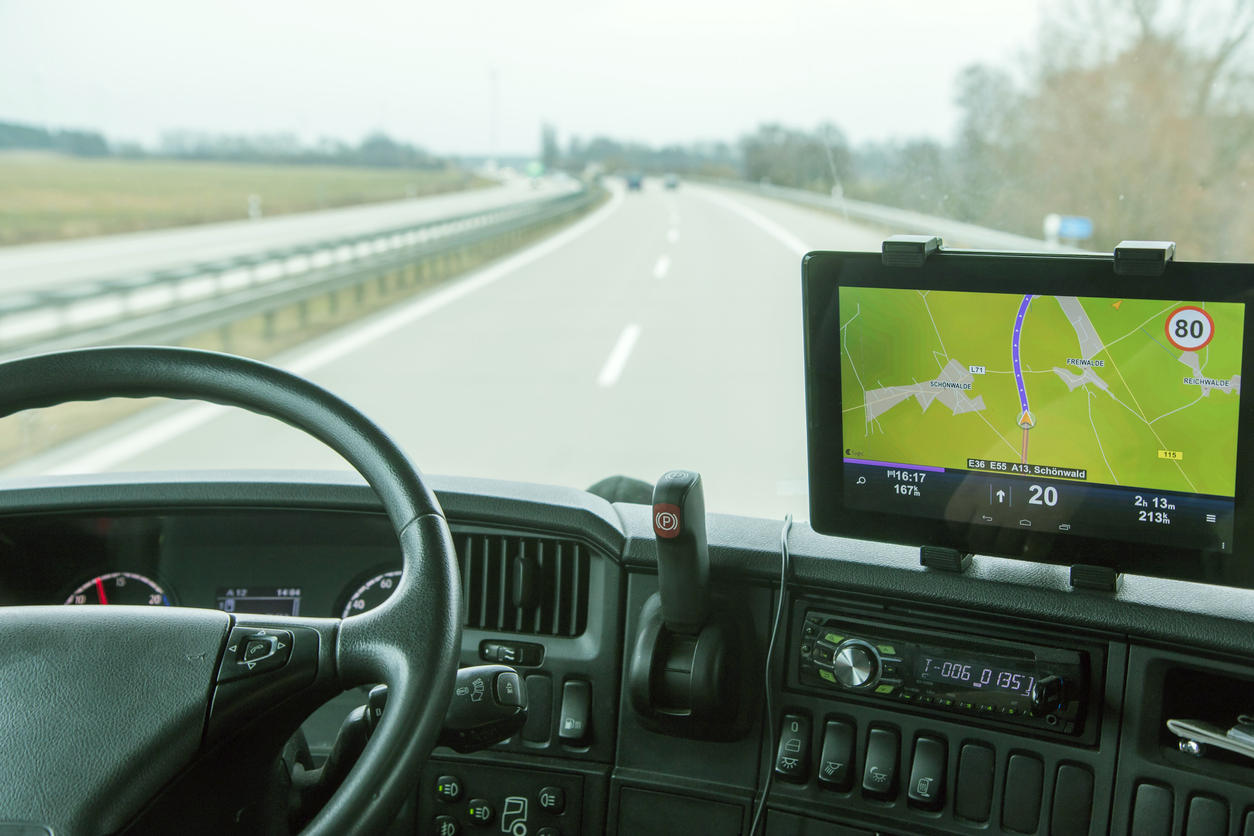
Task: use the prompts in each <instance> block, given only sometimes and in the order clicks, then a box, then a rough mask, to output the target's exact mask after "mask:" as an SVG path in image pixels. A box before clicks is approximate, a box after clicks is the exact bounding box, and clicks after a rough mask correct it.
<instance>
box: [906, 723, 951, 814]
mask: <svg viewBox="0 0 1254 836" xmlns="http://www.w3.org/2000/svg"><path fill="white" fill-rule="evenodd" d="M948 769H949V763H948V760H947V758H946V757H945V741H943V740H940V739H939V738H935V737H920V738H919V739H918V740H916V741H915V742H914V760H913V761H912V762H911V765H910V783H909V785H908V786H907V788H906V797H907V798H908V799H909V800H910V803H911V804H913V805H914V806H915V807H918V808H920V809H923V810H939V809H940V808H941V807H942V806H944V804H945V773H946V772H947V771H948Z"/></svg>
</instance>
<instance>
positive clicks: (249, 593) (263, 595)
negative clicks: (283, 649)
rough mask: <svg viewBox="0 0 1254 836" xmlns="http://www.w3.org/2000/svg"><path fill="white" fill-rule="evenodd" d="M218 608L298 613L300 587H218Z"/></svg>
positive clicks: (232, 610)
mask: <svg viewBox="0 0 1254 836" xmlns="http://www.w3.org/2000/svg"><path fill="white" fill-rule="evenodd" d="M217 600H218V609H220V610H222V611H223V612H229V613H246V614H248V615H300V587H294V586H233V587H219V588H218V592H217Z"/></svg>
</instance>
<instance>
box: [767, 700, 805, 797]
mask: <svg viewBox="0 0 1254 836" xmlns="http://www.w3.org/2000/svg"><path fill="white" fill-rule="evenodd" d="M775 774H776V775H778V776H779V777H780V778H782V779H783V780H785V781H792V782H793V783H796V784H804V783H805V782H806V781H807V780H808V779H809V777H810V718H809V717H807V716H805V715H804V714H785V715H784V720H783V722H782V723H780V729H779V749H778V751H777V752H776V753H775Z"/></svg>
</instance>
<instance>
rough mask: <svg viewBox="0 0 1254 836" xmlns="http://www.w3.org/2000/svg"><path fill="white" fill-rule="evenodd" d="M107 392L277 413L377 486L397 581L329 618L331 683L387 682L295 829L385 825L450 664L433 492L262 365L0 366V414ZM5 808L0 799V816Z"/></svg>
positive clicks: (72, 360)
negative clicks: (333, 778)
mask: <svg viewBox="0 0 1254 836" xmlns="http://www.w3.org/2000/svg"><path fill="white" fill-rule="evenodd" d="M110 397H127V398H145V397H166V398H175V399H195V400H204V401H211V402H214V403H219V404H224V405H229V406H235V407H240V408H243V409H246V410H249V411H251V412H255V413H258V414H261V415H267V416H270V417H273V418H277V419H278V420H280V421H283V422H285V423H287V424H290V425H291V426H293V427H295V428H296V429H299V430H302V431H304V432H306V433H308V434H309V435H312V436H313V437H315V438H317V439H319V440H320V441H322V442H323V443H325V444H326V445H327V446H329V447H331V448H332V449H333V450H335V451H336V452H337V453H339V454H340V455H341V456H343V457H344V458H345V459H346V460H347V461H348V462H349V463H350V464H351V465H352V466H353V467H354V468H355V469H356V470H357V471H358V472H359V473H360V474H361V475H362V476H363V477H364V478H365V479H366V481H367V482H368V483H369V484H370V485H371V487H373V488H374V490H375V492H376V493H377V494H378V496H379V499H380V501H381V502H382V504H383V506H384V509H385V510H386V512H387V514H388V517H389V519H390V521H391V523H392V527H393V529H394V531H395V532H396V535H397V539H398V540H399V541H400V546H401V553H402V562H403V572H402V576H401V580H400V583H399V584H398V586H397V588H396V590H395V591H394V592H393V594H392V596H391V597H390V598H389V599H388V600H387V601H386V602H385V603H384V604H383V605H381V606H379V607H377V608H375V609H374V610H371V611H370V612H367V613H364V614H362V615H357V616H352V617H350V618H347V619H343V620H339V619H333V620H332V621H335V622H338V629H336V630H335V631H334V633H333V634H334V636H335V647H334V664H335V668H336V673H337V674H338V678H339V683H340V684H341V685H342V686H344V687H352V686H354V685H360V684H366V683H375V682H383V683H386V684H387V685H388V688H389V694H388V710H387V711H386V712H384V715H383V718H382V719H381V721H380V723H379V725H378V727H377V728H376V730H375V732H374V734H373V736H372V738H371V741H370V743H369V745H368V746H367V748H366V750H365V752H364V753H363V755H362V757H361V759H360V760H359V761H358V763H357V764H356V765H355V766H354V767H353V769H352V771H351V772H350V773H349V775H348V777H347V778H346V779H345V781H344V783H343V784H342V785H341V786H340V788H339V789H337V791H336V792H335V794H334V795H333V796H332V798H331V800H330V801H329V802H328V803H327V804H326V805H325V806H324V808H323V809H322V811H320V812H319V813H318V815H317V816H315V817H314V819H313V820H312V821H311V822H310V824H309V825H308V826H307V827H306V828H305V830H303V831H302V833H303V834H305V836H324V835H326V836H329V834H357V833H363V834H364V833H369V832H373V831H375V830H379V829H382V827H384V826H386V825H387V824H388V823H390V821H391V820H392V819H393V818H395V816H396V813H397V812H398V811H399V809H400V807H401V805H402V804H403V802H404V800H405V798H406V797H407V796H408V794H409V793H410V792H411V791H412V788H413V786H414V783H415V781H416V778H417V775H418V772H419V769H420V768H421V765H422V763H423V762H424V761H425V760H426V758H427V757H428V756H429V754H430V752H431V750H432V748H433V747H434V745H435V741H436V739H437V737H438V735H439V731H440V728H441V724H442V720H443V718H444V714H445V712H446V711H447V708H448V703H449V700H450V697H451V694H452V687H453V682H454V679H455V677H456V673H457V662H458V655H459V650H460V642H461V617H460V616H461V614H460V602H461V595H460V591H459V584H460V575H459V571H458V566H457V556H456V552H455V551H454V548H453V541H452V536H451V534H450V532H449V529H448V524H447V521H446V520H445V518H444V515H443V511H442V510H441V508H440V505H439V502H438V500H437V499H436V497H435V494H434V492H433V491H432V490H431V489H430V488H429V486H428V485H427V484H426V481H425V480H424V479H423V476H422V473H421V472H420V471H419V470H418V468H417V467H416V466H415V465H414V464H413V463H412V462H411V461H410V460H409V457H408V456H407V455H406V454H405V452H404V450H402V449H401V447H400V446H399V445H398V444H396V442H395V441H393V440H392V439H391V438H390V437H389V436H388V435H387V434H386V433H385V432H384V431H383V430H382V429H380V428H379V427H378V426H376V425H375V424H374V423H373V422H371V421H370V420H369V419H368V418H367V417H366V416H365V415H364V414H362V413H361V412H359V411H358V410H357V409H356V408H355V407H353V406H352V405H351V404H349V403H347V402H346V401H344V400H342V399H341V398H339V397H337V396H336V395H334V394H332V393H331V392H329V391H327V390H325V389H323V388H321V387H319V386H317V385H316V384H314V383H312V382H310V381H308V380H305V379H304V378H301V377H298V376H296V375H293V374H291V373H289V372H286V371H283V370H281V369H277V368H275V367H273V366H269V365H267V364H265V363H260V362H258V361H254V360H249V359H246V358H243V357H237V356H234V355H228V354H220V353H216V352H210V351H200V350H195V349H186V348H168V347H147V346H138V347H129V346H128V347H108V348H92V349H82V350H75V351H66V352H58V353H54V354H45V355H39V356H35V357H28V358H22V359H19V360H14V361H10V362H8V363H3V364H0V417H4V416H8V415H11V414H13V413H15V412H19V411H21V410H25V409H32V408H36V407H47V406H52V405H55V404H59V403H63V402H66V401H90V400H100V399H103V398H110ZM13 609H15V610H20V609H23V608H13ZM30 609H32V610H34V609H43V608H30ZM74 609H77V608H74ZM84 609H88V608H84ZM92 609H94V608H92ZM5 615H6V616H11V617H12V618H16V617H18V616H17V614H15V613H13V612H9V613H5ZM12 618H10V619H9V622H8V623H13V622H12ZM3 623H5V622H2V621H0V624H3ZM0 662H3V659H0ZM2 667H3V665H0V668H2ZM3 685H4V683H3V682H2V681H0V687H3ZM0 695H3V691H0ZM2 800H3V799H2V798H0V801H2ZM5 818H6V815H5V810H4V809H3V807H2V806H0V821H2V820H4V819H5ZM63 829H64V828H63ZM68 830H69V831H73V830H74V828H72V827H71V828H68ZM56 832H58V833H61V832H63V831H62V830H57V831H56Z"/></svg>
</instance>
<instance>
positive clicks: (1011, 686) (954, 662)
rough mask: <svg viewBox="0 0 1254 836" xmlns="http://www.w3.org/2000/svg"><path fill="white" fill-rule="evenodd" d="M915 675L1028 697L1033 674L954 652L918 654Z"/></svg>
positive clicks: (931, 679) (921, 677)
mask: <svg viewBox="0 0 1254 836" xmlns="http://www.w3.org/2000/svg"><path fill="white" fill-rule="evenodd" d="M914 675H915V678H916V679H922V680H924V681H927V682H939V683H942V684H945V685H954V686H957V687H959V688H961V689H967V688H970V689H973V690H976V691H993V692H998V693H1004V694H1018V695H1020V696H1025V697H1031V696H1032V685H1033V684H1035V682H1036V675H1035V674H1032V673H1027V672H1026V671H1022V670H1016V669H1015V668H1013V667H1007V666H1005V665H1002V664H1000V663H999V662H996V661H993V660H990V659H980V658H978V657H972V656H955V655H953V654H935V655H933V654H929V653H922V654H920V656H919V658H918V661H917V662H915V671H914Z"/></svg>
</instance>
